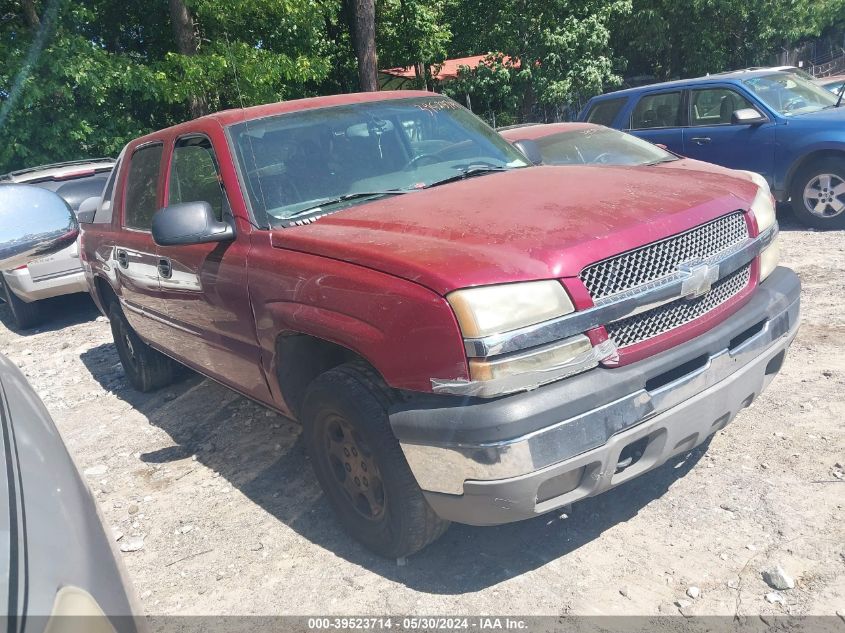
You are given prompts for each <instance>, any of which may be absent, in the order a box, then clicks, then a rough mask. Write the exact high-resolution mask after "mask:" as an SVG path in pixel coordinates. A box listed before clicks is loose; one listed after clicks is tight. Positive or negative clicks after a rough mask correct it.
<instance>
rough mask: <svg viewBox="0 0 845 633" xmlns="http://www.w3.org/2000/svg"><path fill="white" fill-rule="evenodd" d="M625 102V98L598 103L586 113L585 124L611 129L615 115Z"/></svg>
mask: <svg viewBox="0 0 845 633" xmlns="http://www.w3.org/2000/svg"><path fill="white" fill-rule="evenodd" d="M627 100H628V98H627V97H621V98H619V99H608V100H607V101H599V102H598V103H597V104H595V105H594V106H593V107H592V108H590V111H589V112H588V113H587V123H595V124H596V125H606V126H608V127H611V126H612V125H613V122H614V121H615V120H616V115H617V114H619V111H620V110H621V109H622V106H623V105H625V102H626V101H627Z"/></svg>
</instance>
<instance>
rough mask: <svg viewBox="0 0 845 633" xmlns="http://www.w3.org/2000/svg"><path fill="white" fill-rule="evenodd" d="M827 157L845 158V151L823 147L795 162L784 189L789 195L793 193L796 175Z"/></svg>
mask: <svg viewBox="0 0 845 633" xmlns="http://www.w3.org/2000/svg"><path fill="white" fill-rule="evenodd" d="M825 158H840V159H845V152H843V151H842V150H836V149H822V150H818V151H816V152H812V153H810V154H807V155H806V156H804V157H803V158H801V159H799V160H798V161H796V162H795V164H794V165H792V167H791V168H790V171H789V178H787V181H786V187H785V188H784V191H785V192H786V195H787V196H790V195H791V194H792V185H793V184H794V183H793V181H794V180H795V176H796V175H797V174H798V173H799V172H800V171H801V170H802V169H804V167H806V166H807V165H809V164H811V163H814V162H816V161H818V160H824V159H825Z"/></svg>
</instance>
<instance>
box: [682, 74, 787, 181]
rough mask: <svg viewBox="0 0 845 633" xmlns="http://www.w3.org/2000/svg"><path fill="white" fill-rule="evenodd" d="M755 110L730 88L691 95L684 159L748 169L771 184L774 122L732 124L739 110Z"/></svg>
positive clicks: (701, 91)
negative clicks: (734, 115)
mask: <svg viewBox="0 0 845 633" xmlns="http://www.w3.org/2000/svg"><path fill="white" fill-rule="evenodd" d="M745 108H754V109H756V110H758V111H759V108H756V107H755V105H754V104H753V103H751V101H749V100H748V99H747V98H746V97H745V96H743V95H742V94H740V93H739V92H738V91H736V90H734V89H732V88H727V87H713V88H704V89H700V90H693V91H692V92H690V101H689V127H687V128H686V129H684V150H683V152H681V153H682V154H683V155H684V156H687V157H689V158H695V159H697V160H703V161H706V162H708V163H715V164H717V165H722V166H723V167H729V168H731V169H747V170H749V171H755V172H757V173H758V174H762V175H763V176H765V177H766V179H767V180H768V181H769V182H771V179H772V172H773V169H774V156H775V123H774V122H772V121H769V122H767V123H763V124H761V125H747V124H736V125H735V124H733V123H732V122H731V120H732V115H733V113H734V112H735V111H736V110H742V109H745Z"/></svg>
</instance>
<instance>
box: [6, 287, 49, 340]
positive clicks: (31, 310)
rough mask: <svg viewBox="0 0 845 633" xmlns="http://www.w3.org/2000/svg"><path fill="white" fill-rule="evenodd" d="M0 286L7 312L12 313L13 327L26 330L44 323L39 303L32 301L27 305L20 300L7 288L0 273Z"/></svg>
mask: <svg viewBox="0 0 845 633" xmlns="http://www.w3.org/2000/svg"><path fill="white" fill-rule="evenodd" d="M0 285H2V286H3V299H5V300H6V305H8V306H9V312H11V313H12V320H13V321H14V323H15V327H17V328H18V329H20V330H28V329H30V328H33V327H35V326H36V325H38V324H40V323H41V322H42V321H44V312H43V311H42V310H41V304H40V302H38V301H33V302H31V303H27V302H26V301H23V300H22V299H20V298H19V297H18V296H17V295H16V294H15V293H14V292H12V290H11V289H10V288H9V286H8V284H7V283H6V280H5V279H3V274H2V273H0Z"/></svg>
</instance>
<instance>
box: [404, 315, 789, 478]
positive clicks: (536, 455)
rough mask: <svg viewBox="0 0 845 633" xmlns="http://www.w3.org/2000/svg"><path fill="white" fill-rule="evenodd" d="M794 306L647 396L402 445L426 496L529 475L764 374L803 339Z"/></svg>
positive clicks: (634, 395) (633, 395)
mask: <svg viewBox="0 0 845 633" xmlns="http://www.w3.org/2000/svg"><path fill="white" fill-rule="evenodd" d="M799 319H800V304H799V301H797V300H796V301H795V302H794V303H793V304H792V305H790V306H789V307H788V308H787V309H785V310H784V311H783V312H781V313H779V314H777V315H775V316H773V317H772V318H770V319H769V320H768V321H766V322H765V324H764V325H763V327H762V329H761V330H760V331H759V332H757V333H756V334H755V335H754V336H752V337H750V338H749V339H748V340H746V341H744V342H743V343H742V344H740V345H739V346H738V347H736V348H735V349H733V350H729V349H723V350H722V351H720V352H717V353H715V354H712V355H711V356H710V357H709V359H708V360H707V362H706V363H705V364H704V365H703V366H702V367H700V368H698V369H696V370H694V371H692V372H690V373H688V374H686V375H684V376H682V377H680V378H678V379H676V380H674V381H672V382H671V383H669V384H666V385H663V386H661V387H660V388H657V389H654V390H651V391H647V390H645V389H641V390H638V391H635V392H633V393H631V394H629V395H627V396H625V397H622V398H619V399H618V400H615V401H613V402H610V403H608V404H606V405H604V406H601V407H597V408H595V409H593V410H590V411H587V412H585V413H582V414H580V415H577V416H575V417H572V418H569V419H566V420H563V421H561V422H559V423H557V424H554V425H551V426H548V427H545V428H542V429H539V430H537V431H534V432H532V433H528V434H525V435H522V436H520V437H517V438H513V439H509V440H504V441H498V442H491V443H478V444H472V445H463V444H462V445H440V446H438V445H429V444H413V443H409V442H401V446H402V450H403V452H404V453H405V457H406V459H407V460H408V464H409V465H410V467H411V470H412V472H413V473H414V476H415V477H416V478H417V481H418V483H419V484H420V487H421V488H422V489H423V490H427V491H431V492H445V493H450V494H461V493H462V492H463V484H464V481H468V480H480V481H489V480H498V479H507V478H510V477H517V476H520V475H525V474H528V473H531V472H534V471H536V470H540V469H542V468H545V467H547V466H551V465H553V464H556V463H559V462H562V461H565V460H567V459H570V458H572V457H575V456H577V455H579V454H581V453H584V452H586V451H589V450H592V449H595V448H598V447H601V446H603V445H605V444H606V443H607V442H608V440H609V439H610V438H611V437H612V436H613V435H615V434H617V433H620V432H622V431H625V430H627V429H631V428H633V427H635V426H637V425H639V424H641V423H643V422H645V421H647V420H649V419H651V418H653V417H654V416H656V415H659V414H662V413H664V412H667V411H669V410H670V409H672V408H673V407H676V406H678V405H680V404H682V403H684V402H685V401H687V400H690V399H691V398H693V397H695V396H696V395H697V394H699V393H701V392H703V391H705V390H707V389H710V388H711V387H714V386H715V385H717V383H719V382H721V381H723V380H726V379H728V378H730V377H731V376H732V375H734V374H739V372H744V371H746V370H751V369H753V368H754V367H759V366H760V365H761V364H763V363H768V361H769V360H770V359H771V358H772V357H774V356H775V355H777V354H778V353H779V352H780V351H782V350H784V349H786V348H787V347H788V346H789V344H790V343H791V342H792V339H793V338H794V336H795V334H796V333H797V331H798V323H799Z"/></svg>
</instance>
